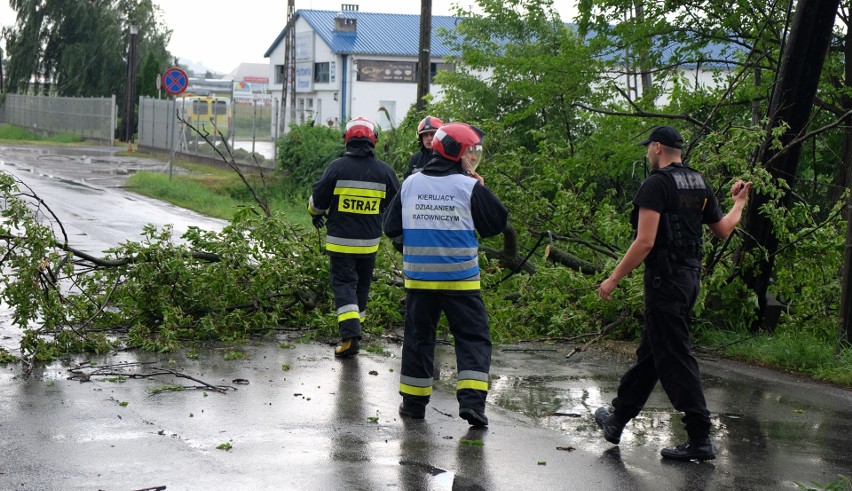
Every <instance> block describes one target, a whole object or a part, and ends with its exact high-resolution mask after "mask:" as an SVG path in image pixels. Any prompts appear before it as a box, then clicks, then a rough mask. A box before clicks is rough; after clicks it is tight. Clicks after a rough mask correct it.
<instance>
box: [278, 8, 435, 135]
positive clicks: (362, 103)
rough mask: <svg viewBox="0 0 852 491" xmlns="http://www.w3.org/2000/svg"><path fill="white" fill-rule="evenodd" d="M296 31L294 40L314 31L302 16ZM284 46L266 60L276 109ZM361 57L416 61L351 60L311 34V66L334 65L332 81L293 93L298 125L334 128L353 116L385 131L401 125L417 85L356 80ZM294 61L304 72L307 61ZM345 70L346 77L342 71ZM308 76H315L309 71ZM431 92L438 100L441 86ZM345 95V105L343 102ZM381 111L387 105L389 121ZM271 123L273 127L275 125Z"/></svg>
mask: <svg viewBox="0 0 852 491" xmlns="http://www.w3.org/2000/svg"><path fill="white" fill-rule="evenodd" d="M295 30H296V36H297V37H298V36H300V34H301V33H305V32H313V30H312V29H311V26H310V24H308V23H307V21H305V20H304V19H303V18H301V17H300V18H298V19H297V20H296V24H295ZM285 44H286V41H285V40H282V41H281V42H280V43H279V44H278V45H277V46H276V47H275V49H274V50H273V51H272V52H271V53H270V56H269V64H270V85H269V88H270V91H271V92H272V98H273V107H280V101H281V100H282V92H281V91H282V89H283V88H284V86H283V84H282V83H281V82H282V81H281V80H277V79H276V69H275V66H276V65H283V64H284V59H285ZM297 44H298V43H297ZM359 58H360V59H363V60H376V61H400V62H409V63H416V62H417V59H416V58H415V57H408V58H406V57H394V56H382V55H375V56H365V55H359V56H355V55H342V54H336V53H332V51H331V48H330V47H329V46H328V45H327V44H325V42H323V40H322V38H321V37H320V36H317V35H316V34H314V36H313V61H312V63H326V62H328V63H333V64H334V66H333V68H332V71H331V73H332V74H333V78H332V77H330V80H329V82H328V83H315V82H313V81H312V82H311V88H310V89H309V90H304V89H303V90H298V89H297V92H296V100H295V101H292V103H293V104H294V107H295V110H296V123H297V124H301V123H305V122H308V121H310V120H312V119H313V121H314V124H326V125H330V126H334V127H338V126H339V125H341V124H345V123H346V121H348V120H349V119H351V118H353V117H357V116H363V117H366V118H370V119H372V120H374V121H376V122H377V123H379V125H380V126H381V127H382V129H383V130H387V129H390V128H391V127H396V126H397V125H399V123H400V122H402V120H403V119H404V118H405V115H406V114H407V113H408V111H409V109H410V108H411V106H412V105H413V104H414V102H415V100H416V98H417V83H416V82H368V81H358V80H357V78H358V72H357V63H358V59H359ZM344 59H345V61H344ZM442 61H443V60H441V59H434V60H432V62H433V63H442ZM297 63H302V64H303V65H302V68H306V66H305V65H304V63H307V62H306V61H299V62H297ZM344 69H345V70H346V73H344V72H343V70H344ZM311 73H313V70H312V72H311ZM344 83H346V87H345V90H344V87H343V84H344ZM298 86H299V85H298V84H297V87H298ZM430 91H431V93H432V94H433V97H434V98H435V99H436V100H439V99H440V98H441V95H442V90H441V87H440V86H437V85H432V86H431V87H430ZM344 95H345V99H346V100H345V101H344V100H343V99H344ZM287 104H288V107H286V108H281V110H282V111H284V114H283V116H282V119H283V120H285V121H286V123H285V128H284V130H285V131H286V130H288V129H289V117H290V107H289V104H291V101H287ZM381 107H385V108H386V109H387V110H388V112H389V116H390V119H388V118H387V117H386V115H385V113H384V112H383V111H381V110H380V108H381ZM344 111H345V114H344ZM273 113H274V111H273ZM273 118H274V114H273ZM272 125H273V128H274V122H273V123H272Z"/></svg>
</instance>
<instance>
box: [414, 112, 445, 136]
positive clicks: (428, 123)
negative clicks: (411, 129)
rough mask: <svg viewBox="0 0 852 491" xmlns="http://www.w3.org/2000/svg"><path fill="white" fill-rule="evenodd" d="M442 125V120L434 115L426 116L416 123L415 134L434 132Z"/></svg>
mask: <svg viewBox="0 0 852 491" xmlns="http://www.w3.org/2000/svg"><path fill="white" fill-rule="evenodd" d="M441 126H444V122H443V121H441V120H440V119H438V118H436V117H435V116H426V117H425V118H423V120H422V121H420V124H418V125H417V135H418V136H419V135H422V134H423V133H434V132H436V131H438V128H440V127H441Z"/></svg>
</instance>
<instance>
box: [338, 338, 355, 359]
mask: <svg viewBox="0 0 852 491" xmlns="http://www.w3.org/2000/svg"><path fill="white" fill-rule="evenodd" d="M357 354H358V338H347V339H342V340H341V341H340V343H339V344H338V345H337V346H336V347H335V348H334V357H335V358H349V357H350V356H355V355H357Z"/></svg>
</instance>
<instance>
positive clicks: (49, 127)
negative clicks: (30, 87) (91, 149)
mask: <svg viewBox="0 0 852 491" xmlns="http://www.w3.org/2000/svg"><path fill="white" fill-rule="evenodd" d="M0 121H2V122H4V123H8V124H12V125H15V126H20V127H23V128H27V129H30V130H32V131H34V132H37V133H47V134H58V133H64V134H71V135H78V136H81V137H83V138H87V139H91V140H98V141H101V142H104V143H109V145H113V144H114V143H115V121H116V109H115V96H112V97H92V98H89V97H49V96H41V95H17V94H6V100H5V102H4V103H3V107H2V108H0Z"/></svg>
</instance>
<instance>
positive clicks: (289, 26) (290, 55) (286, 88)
mask: <svg viewBox="0 0 852 491" xmlns="http://www.w3.org/2000/svg"><path fill="white" fill-rule="evenodd" d="M295 14H296V0H287V23H286V24H285V25H284V30H285V31H287V35H286V36H285V37H284V80H283V81H282V83H281V104H280V106H281V107H279V108H278V123H277V124H278V128H281V127H282V126H281V120H284V121H285V122H284V125H283V128H284V130H286V129H287V127H288V122H287V119H286V118H287V99H288V98H289V99H290V112H291V114H290V121H289V123H292V122H293V121H295V120H296V108H295V106H296V104H295V102H296V80H295V78H296V70H295V66H294V65H295V63H296V24H295V22H294V21H293V17H294V16H295ZM291 85H292V86H293V87H292V90H291V88H290V86H291ZM282 133H283V131H279V132H278V134H279V135H280V134H282Z"/></svg>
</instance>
